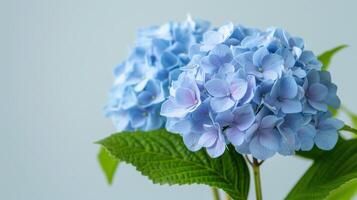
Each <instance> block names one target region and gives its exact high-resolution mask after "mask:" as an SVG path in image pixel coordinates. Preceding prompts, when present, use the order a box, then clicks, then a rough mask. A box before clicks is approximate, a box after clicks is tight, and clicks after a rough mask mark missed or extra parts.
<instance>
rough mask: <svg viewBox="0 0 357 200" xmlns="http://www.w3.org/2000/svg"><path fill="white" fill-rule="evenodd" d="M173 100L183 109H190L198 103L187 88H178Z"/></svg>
mask: <svg viewBox="0 0 357 200" xmlns="http://www.w3.org/2000/svg"><path fill="white" fill-rule="evenodd" d="M175 99H176V103H177V104H178V105H180V106H183V107H190V106H193V105H195V104H196V103H197V102H198V100H197V99H196V96H195V94H194V92H193V91H192V90H190V89H187V88H178V89H177V90H176V94H175Z"/></svg>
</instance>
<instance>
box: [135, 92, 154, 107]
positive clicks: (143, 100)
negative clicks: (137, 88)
mask: <svg viewBox="0 0 357 200" xmlns="http://www.w3.org/2000/svg"><path fill="white" fill-rule="evenodd" d="M154 98H155V97H154V96H153V94H152V93H151V92H148V91H143V92H141V93H140V94H139V95H138V104H140V105H141V106H148V105H150V104H151V102H152V101H153V100H154Z"/></svg>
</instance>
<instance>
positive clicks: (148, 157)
mask: <svg viewBox="0 0 357 200" xmlns="http://www.w3.org/2000/svg"><path fill="white" fill-rule="evenodd" d="M98 143H99V144H101V145H103V146H104V147H105V148H106V149H107V150H109V152H110V153H111V154H112V155H114V156H115V157H116V158H118V159H120V160H121V161H124V162H127V163H130V164H132V165H134V166H135V167H136V169H137V170H138V171H140V172H141V173H142V174H143V175H145V176H147V177H149V179H151V180H152V181H153V182H154V183H159V184H169V185H174V184H178V185H182V184H205V185H209V186H212V187H217V188H221V189H223V190H224V191H225V192H226V193H228V194H229V195H230V196H231V197H232V198H233V199H235V200H238V199H239V200H240V199H247V196H248V190H249V181H250V178H249V170H248V167H247V165H246V162H245V160H244V158H243V157H242V156H241V155H240V154H238V153H237V152H236V151H235V150H234V148H233V147H229V148H228V149H227V150H226V151H225V153H224V154H223V155H222V156H220V157H219V158H215V159H213V158H210V157H209V156H208V155H207V153H206V152H205V151H204V150H200V151H198V152H191V151H189V150H188V149H187V148H186V146H185V145H184V143H183V142H182V137H180V136H179V135H177V134H172V133H168V132H167V131H165V130H157V131H152V132H136V133H131V132H124V133H119V134H114V135H112V136H110V137H108V138H106V139H104V140H101V141H99V142H98Z"/></svg>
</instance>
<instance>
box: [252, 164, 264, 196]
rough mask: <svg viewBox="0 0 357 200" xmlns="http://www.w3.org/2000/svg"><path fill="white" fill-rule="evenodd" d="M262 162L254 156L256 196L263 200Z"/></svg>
mask: <svg viewBox="0 0 357 200" xmlns="http://www.w3.org/2000/svg"><path fill="white" fill-rule="evenodd" d="M260 164H261V163H259V162H258V160H257V159H256V158H253V165H252V167H253V172H254V184H255V196H256V199H257V200H263V195H262V185H261V182H260V168H259V167H260Z"/></svg>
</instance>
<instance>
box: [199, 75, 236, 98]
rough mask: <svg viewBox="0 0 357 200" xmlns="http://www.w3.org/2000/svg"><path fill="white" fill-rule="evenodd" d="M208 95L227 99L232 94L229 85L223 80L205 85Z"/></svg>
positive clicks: (214, 80) (212, 80)
mask: <svg viewBox="0 0 357 200" xmlns="http://www.w3.org/2000/svg"><path fill="white" fill-rule="evenodd" d="M205 88H206V89H207V91H208V93H209V94H210V95H212V96H214V97H225V96H228V95H229V94H230V91H229V85H228V83H227V82H226V81H224V80H221V79H211V80H209V81H208V82H207V83H206V84H205Z"/></svg>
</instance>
